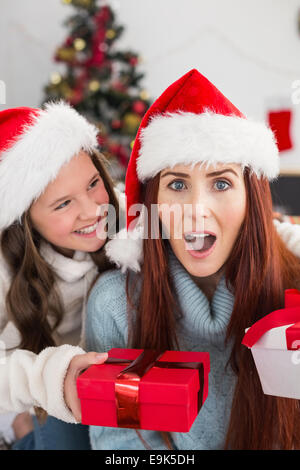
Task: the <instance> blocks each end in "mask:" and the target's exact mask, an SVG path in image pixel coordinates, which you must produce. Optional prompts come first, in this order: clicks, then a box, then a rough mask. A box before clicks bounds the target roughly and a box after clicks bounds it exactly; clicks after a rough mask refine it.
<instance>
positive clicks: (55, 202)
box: [49, 171, 99, 207]
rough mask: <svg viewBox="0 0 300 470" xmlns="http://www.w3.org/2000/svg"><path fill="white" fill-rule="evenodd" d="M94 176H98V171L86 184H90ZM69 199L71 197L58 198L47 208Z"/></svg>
mask: <svg viewBox="0 0 300 470" xmlns="http://www.w3.org/2000/svg"><path fill="white" fill-rule="evenodd" d="M96 176H99V171H97V173H95V174H94V175H93V176H92V178H91V179H90V181H89V182H88V184H90V183H91V182H92V181H93V179H94V178H96ZM70 197H71V196H64V197H60V198H59V199H56V201H54V202H52V203H51V204H50V206H49V207H52V206H54V205H55V204H58V203H59V202H60V201H64V200H66V199H69V198H70Z"/></svg>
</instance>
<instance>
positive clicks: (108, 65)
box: [44, 0, 150, 181]
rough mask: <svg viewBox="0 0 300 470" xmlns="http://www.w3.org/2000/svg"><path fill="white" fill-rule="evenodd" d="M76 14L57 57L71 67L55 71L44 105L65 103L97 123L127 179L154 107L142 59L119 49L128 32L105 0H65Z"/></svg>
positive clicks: (116, 169)
mask: <svg viewBox="0 0 300 470" xmlns="http://www.w3.org/2000/svg"><path fill="white" fill-rule="evenodd" d="M62 3H64V4H68V5H72V6H73V7H74V8H75V9H76V13H75V14H74V15H72V16H71V17H69V18H68V19H67V20H66V21H65V23H64V24H65V26H66V27H67V28H68V31H69V34H68V37H67V38H66V39H65V41H64V42H63V44H62V45H60V46H59V47H58V49H57V50H56V52H55V57H54V59H55V61H56V62H57V63H62V64H64V65H65V66H66V71H65V73H60V72H54V73H52V75H51V78H50V82H49V83H48V85H47V86H46V87H45V94H46V96H45V99H44V102H47V101H49V100H58V99H64V100H65V101H67V102H69V103H70V104H71V105H72V106H74V107H75V109H77V111H78V112H80V113H82V114H84V115H85V116H86V117H87V118H88V119H90V120H91V121H92V122H94V123H95V124H96V125H97V126H98V128H99V130H100V133H99V144H100V146H101V151H102V153H104V155H105V156H106V157H107V159H108V160H109V162H110V165H109V170H110V172H111V175H112V176H113V178H115V179H117V180H120V181H122V180H124V176H125V172H126V167H127V164H128V160H129V156H130V152H131V149H132V146H133V142H134V138H135V135H136V132H137V130H138V127H139V125H140V122H141V119H142V117H143V115H144V113H145V112H146V110H147V109H148V107H149V106H150V101H149V94H148V92H147V90H145V89H143V88H142V87H141V85H140V83H141V80H142V78H143V76H144V75H143V74H142V73H139V72H138V70H137V68H138V65H139V63H140V61H141V59H140V57H139V55H138V54H137V53H136V52H133V51H131V50H127V51H118V50H116V41H117V40H118V39H119V38H120V36H121V35H122V33H123V31H124V27H123V26H121V25H119V24H117V21H116V15H115V13H114V11H113V10H112V8H111V7H110V6H109V5H108V4H107V3H106V2H104V1H102V0H62Z"/></svg>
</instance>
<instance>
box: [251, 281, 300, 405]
mask: <svg viewBox="0 0 300 470" xmlns="http://www.w3.org/2000/svg"><path fill="white" fill-rule="evenodd" d="M295 292H296V293H297V296H295ZM288 293H290V299H289V298H288V295H287V294H288ZM299 294H300V292H299V291H295V290H287V291H286V297H285V298H286V302H285V305H286V307H285V308H284V309H281V310H276V311H274V312H272V313H270V314H269V315H266V316H265V317H264V318H262V319H261V320H259V321H258V322H256V323H255V324H254V325H252V327H251V328H247V329H246V334H245V336H244V339H243V344H244V345H245V346H247V347H248V348H250V349H251V352H252V355H253V359H254V361H255V365H256V368H257V372H258V374H259V378H260V382H261V386H262V389H263V392H264V393H265V394H266V395H274V396H279V397H286V398H295V399H300V323H299V324H298V322H299V321H300V304H299V300H300V295H299ZM291 327H293V331H291ZM288 329H289V330H288ZM298 329H299V335H298Z"/></svg>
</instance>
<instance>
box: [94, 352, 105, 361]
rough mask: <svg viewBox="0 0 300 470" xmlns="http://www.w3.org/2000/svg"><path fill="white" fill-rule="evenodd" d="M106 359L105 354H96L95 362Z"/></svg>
mask: <svg viewBox="0 0 300 470" xmlns="http://www.w3.org/2000/svg"><path fill="white" fill-rule="evenodd" d="M107 358H108V354H107V353H102V354H97V356H96V361H106V359H107Z"/></svg>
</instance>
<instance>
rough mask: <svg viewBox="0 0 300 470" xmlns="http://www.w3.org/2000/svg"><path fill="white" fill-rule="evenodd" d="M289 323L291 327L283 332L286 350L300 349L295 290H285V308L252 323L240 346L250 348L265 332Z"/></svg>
mask: <svg viewBox="0 0 300 470" xmlns="http://www.w3.org/2000/svg"><path fill="white" fill-rule="evenodd" d="M290 323H293V325H291V326H289V327H288V328H287V329H286V331H285V334H286V344H287V349H289V350H292V349H294V350H295V349H300V291H299V290H297V289H286V290H285V307H284V308H283V309H280V310H275V311H274V312H272V313H270V314H269V315H266V316H265V317H263V318H261V319H260V320H258V321H257V322H256V323H254V325H252V326H251V328H249V330H248V331H247V333H246V334H245V336H244V338H243V341H242V344H244V345H245V346H247V347H248V348H251V347H252V346H254V345H255V343H256V342H257V341H258V340H259V339H260V338H261V336H262V335H263V334H265V333H266V332H267V331H269V330H271V329H272V328H277V327H279V326H284V325H288V324H290Z"/></svg>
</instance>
